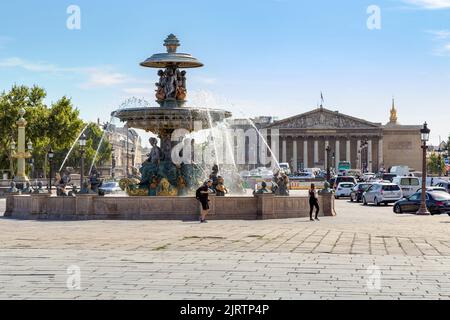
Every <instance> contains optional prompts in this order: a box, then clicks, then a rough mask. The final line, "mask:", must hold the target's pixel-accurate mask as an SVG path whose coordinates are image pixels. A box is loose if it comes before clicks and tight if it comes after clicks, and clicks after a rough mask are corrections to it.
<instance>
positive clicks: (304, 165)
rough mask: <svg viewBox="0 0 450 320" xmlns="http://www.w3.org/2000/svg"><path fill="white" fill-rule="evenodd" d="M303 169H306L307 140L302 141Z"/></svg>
mask: <svg viewBox="0 0 450 320" xmlns="http://www.w3.org/2000/svg"><path fill="white" fill-rule="evenodd" d="M303 168H308V140H307V139H305V141H303Z"/></svg>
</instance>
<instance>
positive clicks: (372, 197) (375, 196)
mask: <svg viewBox="0 0 450 320" xmlns="http://www.w3.org/2000/svg"><path fill="white" fill-rule="evenodd" d="M402 198H403V193H402V190H401V189H400V187H399V186H398V185H396V184H394V183H374V184H373V185H372V186H371V187H370V188H369V189H367V191H366V192H364V193H363V196H362V201H363V204H364V205H365V206H366V205H367V204H369V203H374V204H375V205H377V206H379V205H380V204H382V203H384V204H385V205H387V204H388V203H395V202H397V201H398V200H400V199H402Z"/></svg>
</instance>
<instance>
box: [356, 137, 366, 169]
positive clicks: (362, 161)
mask: <svg viewBox="0 0 450 320" xmlns="http://www.w3.org/2000/svg"><path fill="white" fill-rule="evenodd" d="M368 146H369V143H368V142H367V140H363V141H361V146H360V151H359V152H358V153H359V154H360V160H361V171H362V173H365V172H366V163H365V161H366V160H365V159H367V158H369V157H364V158H363V154H365V151H366V150H367V152H369V150H368V149H367V148H368ZM363 151H364V152H363Z"/></svg>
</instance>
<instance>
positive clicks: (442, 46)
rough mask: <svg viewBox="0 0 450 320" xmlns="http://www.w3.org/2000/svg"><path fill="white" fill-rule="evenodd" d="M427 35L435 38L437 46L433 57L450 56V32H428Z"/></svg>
mask: <svg viewBox="0 0 450 320" xmlns="http://www.w3.org/2000/svg"><path fill="white" fill-rule="evenodd" d="M426 32H427V33H429V34H431V35H432V36H433V41H435V42H436V43H437V46H436V47H435V48H434V50H433V55H435V56H438V57H443V56H449V55H450V43H449V40H450V30H428V31H426Z"/></svg>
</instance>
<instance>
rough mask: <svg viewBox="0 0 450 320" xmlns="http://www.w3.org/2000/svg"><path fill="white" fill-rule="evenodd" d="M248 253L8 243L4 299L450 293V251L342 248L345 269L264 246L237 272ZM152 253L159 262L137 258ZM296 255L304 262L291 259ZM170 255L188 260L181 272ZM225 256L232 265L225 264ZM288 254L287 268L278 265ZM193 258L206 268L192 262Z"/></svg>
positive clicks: (1, 276)
mask: <svg viewBox="0 0 450 320" xmlns="http://www.w3.org/2000/svg"><path fill="white" fill-rule="evenodd" d="M29 256H33V257H36V256H42V257H43V259H40V260H36V259H28V257H29ZM242 256H245V253H236V254H233V255H229V256H226V257H225V258H224V257H221V256H220V255H218V254H217V253H213V252H206V251H204V252H198V251H170V252H152V251H141V252H130V251H120V250H116V251H113V252H108V251H99V250H84V251H83V254H80V252H79V251H78V250H62V249H37V250H33V249H22V250H21V251H20V253H18V252H17V251H16V250H14V249H6V250H1V252H0V260H1V261H2V263H1V265H0V288H1V290H0V299H16V298H20V299H22V298H23V299H73V298H80V299H180V298H181V299H213V298H225V299H240V298H242V299H293V298H294V299H307V298H312V299H319V298H322V297H324V296H327V297H330V298H336V299H346V298H351V299H381V298H389V299H407V298H419V299H431V298H432V299H449V298H450V257H443V256H435V257H433V258H431V257H429V258H428V259H426V258H425V257H423V256H417V257H411V256H375V255H371V256H367V255H362V256H355V255H341V256H340V260H341V263H340V265H339V266H340V268H336V267H335V266H333V265H330V264H328V263H327V262H326V261H327V260H328V258H327V256H329V255H327V254H300V253H270V254H267V253H266V254H262V253H261V254H256V255H253V257H254V258H255V261H254V262H253V263H252V268H245V269H246V270H247V271H244V270H243V272H242V273H236V271H235V270H237V269H240V268H241V266H240V259H241V258H242ZM17 257H20V258H21V261H22V262H26V263H27V265H28V267H29V268H28V270H20V271H14V270H12V269H13V268H11V266H15V265H17V264H18V262H17V261H18V260H17ZM267 258H273V259H274V261H277V263H275V262H274V263H272V262H268V261H267ZM275 259H276V260H275ZM149 260H151V261H153V262H154V264H155V266H152V265H151V264H148V263H131V262H132V261H134V262H141V261H149ZM292 260H294V261H298V263H295V264H292V262H291V261H292ZM36 261H39V262H38V263H36ZM165 261H171V264H174V265H177V266H180V265H184V263H185V262H186V261H187V262H189V264H186V265H187V266H188V267H186V268H185V269H184V270H182V271H180V270H179V269H177V270H174V269H172V267H171V264H166V263H165ZM224 261H226V263H227V268H221V269H220V268H218V266H219V265H220V264H221V263H222V262H224ZM283 261H286V267H285V268H283V269H281V268H278V267H277V266H279V265H280V263H282V262H283ZM399 262H400V263H402V264H404V265H407V266H408V271H400V270H396V269H392V265H396V264H398V263H399ZM304 264H307V265H308V268H307V270H309V265H317V272H305V273H297V272H295V270H302V269H303V267H304ZM367 264H370V266H376V267H378V268H379V270H381V271H380V278H379V284H378V285H379V286H378V287H377V286H376V285H375V286H374V285H373V277H372V276H373V272H368V269H367V267H366V265H367ZM73 265H76V266H78V267H79V268H80V286H81V288H80V290H69V289H68V287H67V281H68V279H69V278H70V276H71V275H72V274H68V267H69V266H73ZM192 265H196V266H201V267H200V268H192V267H189V266H192ZM424 270H425V271H424ZM431 280H435V281H431Z"/></svg>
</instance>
